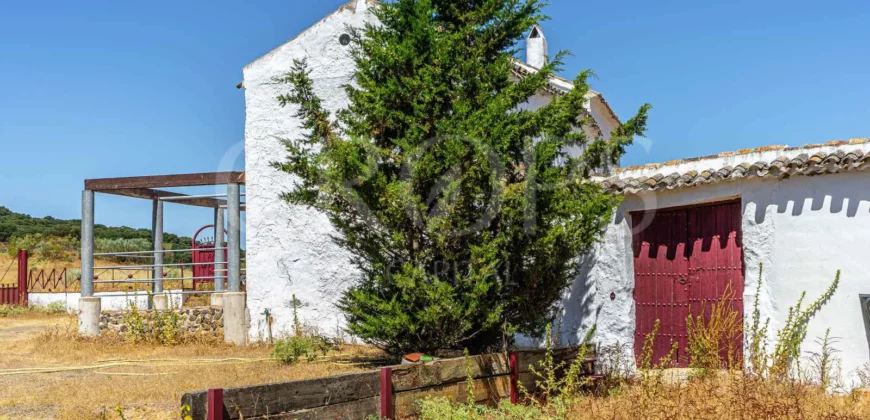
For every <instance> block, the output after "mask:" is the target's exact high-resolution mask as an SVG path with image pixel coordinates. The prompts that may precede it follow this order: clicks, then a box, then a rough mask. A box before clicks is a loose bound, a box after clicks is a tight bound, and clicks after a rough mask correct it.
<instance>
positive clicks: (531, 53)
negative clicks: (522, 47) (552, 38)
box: [526, 25, 547, 69]
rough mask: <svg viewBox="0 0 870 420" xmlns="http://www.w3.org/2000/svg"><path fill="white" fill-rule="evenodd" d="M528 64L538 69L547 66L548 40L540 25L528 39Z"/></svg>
mask: <svg viewBox="0 0 870 420" xmlns="http://www.w3.org/2000/svg"><path fill="white" fill-rule="evenodd" d="M526 64H528V65H530V66H532V67H535V68H538V69H539V68H541V67H544V65H545V64H547V38H545V37H544V31H543V30H542V29H541V27H540V26H538V25H535V26H534V27H533V28H532V32H531V33H529V37H528V38H526Z"/></svg>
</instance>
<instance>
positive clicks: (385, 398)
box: [381, 367, 393, 419]
mask: <svg viewBox="0 0 870 420" xmlns="http://www.w3.org/2000/svg"><path fill="white" fill-rule="evenodd" d="M381 418H382V419H392V418H393V368H390V367H385V368H381Z"/></svg>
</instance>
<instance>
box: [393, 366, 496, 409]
mask: <svg viewBox="0 0 870 420" xmlns="http://www.w3.org/2000/svg"><path fill="white" fill-rule="evenodd" d="M509 397H510V376H508V375H502V376H496V377H491V378H484V379H476V380H475V381H474V399H475V402H476V403H478V404H487V405H495V404H498V402H499V401H501V400H502V399H504V398H509ZM426 398H447V399H449V400H451V401H460V402H466V401H467V398H468V382H457V383H453V384H448V385H438V386H434V387H431V388H424V389H417V390H413V391H406V392H402V393H397V394H396V397H395V413H396V418H397V419H401V418H406V417H413V416H415V415H417V414H418V413H419V405H418V404H419V401H422V400H423V399H426Z"/></svg>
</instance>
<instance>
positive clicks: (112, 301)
mask: <svg viewBox="0 0 870 420" xmlns="http://www.w3.org/2000/svg"><path fill="white" fill-rule="evenodd" d="M180 292H181V290H168V291H167V293H169V294H170V295H169V299H170V300H169V302H170V304H171V305H172V307H173V308H180V307H181V296H182V295H181V294H180ZM107 294H109V293H94V296H95V297H98V298H100V309H101V310H103V311H115V310H122V309H129V308H130V303H131V302H135V303H136V307H137V308H139V309H146V308H148V295H146V294H139V295H132V294H131V295H129V296H117V292H113V293H111V294H112V295H113V296H106V295H107ZM80 297H81V293H28V294H27V302H28V304H29V305H31V306H48V305H50V304H52V303H55V302H61V303H63V304H64V306H65V307H66V309H67V311H69V312H71V313H73V312H77V311H78V310H79V298H80Z"/></svg>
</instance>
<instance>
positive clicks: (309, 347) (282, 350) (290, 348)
mask: <svg viewBox="0 0 870 420" xmlns="http://www.w3.org/2000/svg"><path fill="white" fill-rule="evenodd" d="M333 348H335V346H334V345H333V344H332V342H330V341H329V340H328V339H326V338H324V337H320V336H292V337H286V338H282V339H280V340H278V341H276V342H275V347H274V348H273V349H272V358H273V359H275V360H276V361H277V362H278V363H281V364H284V365H292V364H295V363H297V362H299V360H305V361H308V362H312V361H314V360H316V359H317V358H318V355H322V356H326V354H327V353H329V351H330V350H332V349H333Z"/></svg>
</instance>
